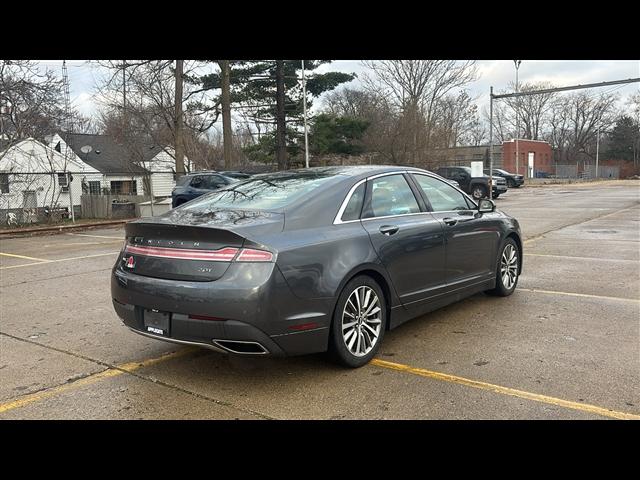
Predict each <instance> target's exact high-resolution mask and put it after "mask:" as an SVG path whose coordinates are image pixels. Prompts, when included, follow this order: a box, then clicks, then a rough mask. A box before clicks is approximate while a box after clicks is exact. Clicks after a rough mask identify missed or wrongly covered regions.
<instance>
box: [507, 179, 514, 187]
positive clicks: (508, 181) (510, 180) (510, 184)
mask: <svg viewBox="0 0 640 480" xmlns="http://www.w3.org/2000/svg"><path fill="white" fill-rule="evenodd" d="M515 186H516V182H514V181H513V180H512V179H510V178H507V188H513V187H515Z"/></svg>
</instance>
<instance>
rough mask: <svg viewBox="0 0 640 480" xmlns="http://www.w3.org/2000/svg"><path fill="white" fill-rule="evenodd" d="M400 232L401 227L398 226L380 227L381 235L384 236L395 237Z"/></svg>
mask: <svg viewBox="0 0 640 480" xmlns="http://www.w3.org/2000/svg"><path fill="white" fill-rule="evenodd" d="M398 230H400V227H398V226H396V225H382V226H381V227H380V233H381V234H383V235H393V234H394V233H396V232H397V231H398Z"/></svg>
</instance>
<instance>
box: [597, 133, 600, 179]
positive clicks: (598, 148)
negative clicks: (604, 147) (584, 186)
mask: <svg viewBox="0 0 640 480" xmlns="http://www.w3.org/2000/svg"><path fill="white" fill-rule="evenodd" d="M599 156H600V125H598V136H597V137H596V178H598V157H599Z"/></svg>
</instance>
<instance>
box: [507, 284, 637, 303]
mask: <svg viewBox="0 0 640 480" xmlns="http://www.w3.org/2000/svg"><path fill="white" fill-rule="evenodd" d="M518 290H519V291H521V292H532V293H546V294H548V295H566V296H569V297H583V298H598V299H602V300H617V301H619V302H640V299H637V298H623V297H607V296H605V295H590V294H588V293H573V292H556V291H555V290H539V289H537V288H520V287H518Z"/></svg>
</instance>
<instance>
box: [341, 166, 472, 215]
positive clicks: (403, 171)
mask: <svg viewBox="0 0 640 480" xmlns="http://www.w3.org/2000/svg"><path fill="white" fill-rule="evenodd" d="M413 172H417V173H420V174H421V175H427V176H429V175H428V174H427V173H423V172H420V171H418V170H394V171H393V172H384V173H378V174H377V175H372V176H370V177H367V178H363V179H362V180H360V181H358V183H356V184H355V185H354V186H353V187H351V189H350V190H349V192H348V193H347V196H346V197H345V198H344V200H343V201H342V204H341V205H340V209H339V210H338V214H337V215H336V217H335V218H334V220H333V225H342V224H344V223H355V222H361V221H364V220H375V219H376V218H389V217H404V216H407V215H420V214H422V213H431V212H417V213H402V214H400V215H386V216H384V217H369V218H358V219H357V220H344V221H343V220H342V214H343V213H344V211H345V209H346V208H347V204H348V203H349V200H351V195H353V192H355V191H356V188H358V187H359V186H360V185H362V184H363V183H364V182H368V181H369V180H374V179H376V178H380V177H386V176H387V175H403V174H405V173H413ZM407 185H408V184H407ZM452 186H453V185H452ZM412 193H413V192H412ZM463 193H464V192H463ZM416 201H417V199H416ZM418 206H419V203H418Z"/></svg>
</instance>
